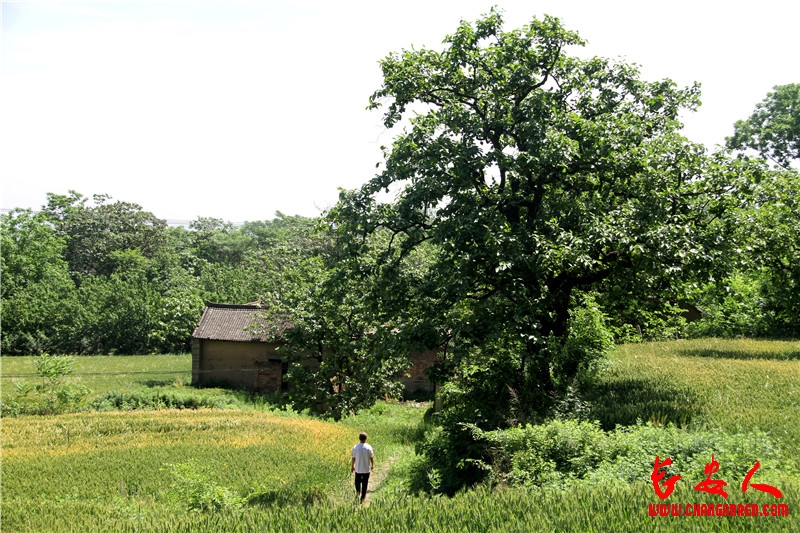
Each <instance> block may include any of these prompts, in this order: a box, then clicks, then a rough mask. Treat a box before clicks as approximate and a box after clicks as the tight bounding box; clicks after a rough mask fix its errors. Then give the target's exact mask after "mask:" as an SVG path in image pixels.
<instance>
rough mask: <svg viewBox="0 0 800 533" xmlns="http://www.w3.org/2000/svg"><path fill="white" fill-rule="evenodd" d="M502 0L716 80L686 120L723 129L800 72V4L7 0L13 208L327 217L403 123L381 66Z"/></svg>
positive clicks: (713, 134) (596, 48) (519, 17)
mask: <svg viewBox="0 0 800 533" xmlns="http://www.w3.org/2000/svg"><path fill="white" fill-rule="evenodd" d="M492 5H497V6H498V7H499V8H500V9H502V10H503V13H504V19H505V28H506V29H512V28H518V27H521V26H522V25H523V24H526V23H528V22H530V21H531V19H532V18H533V17H534V16H536V17H539V18H541V17H542V16H543V15H544V14H549V15H553V16H557V17H559V18H560V19H561V20H562V23H563V24H564V25H565V26H566V27H567V28H568V29H571V30H575V31H577V32H578V33H579V34H580V35H581V37H583V38H584V39H585V40H587V41H588V45H587V47H586V48H585V50H584V51H582V52H581V54H583V55H587V56H588V55H591V56H603V57H608V58H618V59H621V60H624V61H628V62H633V63H637V64H638V65H639V66H640V68H641V72H642V77H643V78H644V79H648V80H660V79H663V78H670V79H672V80H673V81H675V82H676V83H677V84H678V85H680V86H686V85H690V84H691V83H693V82H695V81H697V82H699V83H700V84H701V87H702V95H703V96H702V101H703V105H702V106H701V108H700V110H699V111H698V112H696V113H693V114H690V115H687V116H685V117H684V118H683V122H684V124H685V128H684V134H685V135H686V136H687V137H689V138H690V139H691V140H693V141H696V142H700V143H703V144H704V145H705V146H706V147H707V148H708V149H713V148H714V147H715V145H720V144H723V143H724V141H725V137H726V136H728V135H731V134H732V133H733V123H734V122H735V121H736V120H740V119H744V118H747V117H748V116H749V115H750V113H751V112H752V111H753V108H754V106H755V105H756V103H758V102H760V101H761V100H763V98H764V97H765V96H766V94H767V93H768V92H769V91H770V90H771V89H772V87H773V86H775V85H781V84H786V83H797V82H800V61H798V59H797V58H798V52H800V44H799V43H800V41H798V40H797V34H796V24H797V21H798V20H800V2H788V1H786V0H761V1H759V2H746V3H744V2H742V3H736V4H731V3H728V2H722V1H709V0H693V1H686V0H674V1H672V2H669V3H667V2H643V1H641V0H638V1H627V0H603V1H598V0H593V1H589V0H574V1H571V0H560V1H550V0H541V1H533V0H528V1H516V0H514V1H506V2H500V1H499V0H498V1H496V2H492V1H488V2H479V1H473V0H459V1H449V0H448V1H445V0H406V1H404V2H397V1H395V2H375V1H374V0H373V1H370V2H367V1H352V2H351V1H346V0H340V1H338V2H331V1H322V0H286V1H281V0H276V1H272V0H265V1H261V2H244V1H227V2H214V1H203V2H186V1H183V2H178V1H170V0H166V1H159V2H155V1H150V2H108V1H107V2H7V1H0V14H1V16H2V19H1V20H0V22H1V24H2V35H1V36H0V45H1V46H2V48H0V61H1V63H0V65H1V68H2V70H0V207H2V208H3V210H4V211H5V210H8V209H11V208H16V207H22V208H31V209H39V208H40V207H41V206H42V205H43V204H45V203H46V196H47V193H55V194H67V192H68V191H69V190H75V191H77V192H78V193H81V194H83V195H84V196H86V197H89V198H91V196H92V195H94V194H107V195H110V196H111V197H112V198H114V199H115V200H121V201H126V202H133V203H136V204H139V205H140V206H142V208H144V209H145V210H147V211H150V212H152V213H154V214H155V215H156V216H158V217H159V218H163V219H166V220H167V221H168V222H170V223H173V224H181V223H183V224H185V223H188V221H191V220H195V219H197V218H198V217H214V218H221V219H223V220H226V221H230V222H234V223H240V222H243V221H254V220H269V219H272V218H273V217H274V216H275V214H276V212H278V211H280V212H282V213H284V214H287V215H304V216H317V215H319V214H320V213H321V212H322V211H324V210H325V209H328V208H330V207H332V206H333V205H334V204H335V202H336V200H337V198H338V193H339V189H340V188H343V189H354V188H356V187H359V186H360V185H361V184H363V183H365V182H366V181H367V180H369V179H370V178H372V177H373V176H374V175H375V173H376V165H377V164H379V163H380V162H381V161H382V158H383V157H382V153H381V150H380V147H381V145H387V146H389V145H390V144H391V141H392V138H393V137H394V135H395V131H394V130H387V129H386V128H384V127H383V125H382V123H381V112H380V111H368V110H367V109H366V107H367V104H368V101H369V96H370V95H371V94H372V93H373V92H374V91H375V90H377V89H378V88H379V87H380V85H381V74H380V68H379V65H378V62H379V60H380V59H381V58H383V57H386V56H387V55H388V54H390V53H392V52H399V51H401V50H402V49H404V48H405V49H410V48H411V47H412V46H413V47H415V48H422V47H427V48H433V49H441V42H442V39H443V38H444V37H445V35H447V34H449V33H452V32H453V31H454V30H455V29H456V28H457V26H458V24H459V22H460V21H461V20H468V21H474V20H475V19H476V18H478V17H479V16H480V15H481V14H484V13H487V12H488V11H489V9H490V8H491V7H492Z"/></svg>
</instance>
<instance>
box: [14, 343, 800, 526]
mask: <svg viewBox="0 0 800 533" xmlns="http://www.w3.org/2000/svg"><path fill="white" fill-rule="evenodd" d="M190 366H191V358H190V356H185V355H180V356H137V357H120V356H114V357H82V358H78V362H77V368H76V372H77V374H76V376H75V377H74V378H73V379H74V380H76V381H80V382H81V383H82V384H84V385H86V386H87V387H89V388H91V389H92V390H93V393H92V395H91V397H90V398H89V400H91V399H94V398H98V397H101V396H102V395H104V394H107V393H108V392H109V391H117V392H118V393H134V392H135V393H137V394H139V395H145V394H153V393H155V392H163V393H166V392H175V393H180V394H183V395H189V396H191V395H201V396H202V395H205V396H206V397H209V398H213V397H221V396H225V397H226V398H228V401H227V403H225V405H226V406H227V408H225V409H149V410H141V409H137V410H130V411H119V410H111V411H107V412H90V411H86V412H79V413H71V414H63V415H56V416H19V417H6V418H4V419H3V420H2V523H1V524H0V528H2V531H4V532H5V531H19V532H34V531H35V532H42V531H44V532H46V531H166V532H169V531H242V532H245V531H247V532H250V531H364V532H366V531H369V532H378V531H381V532H382V531H397V532H412V531H433V532H439V531H441V532H451V531H465V532H467V531H468V532H473V531H498V532H499V531H800V520H798V518H797V512H798V505H799V504H800V490H799V489H798V487H800V474H799V472H800V468H798V463H797V457H798V452H800V342H778V341H751V340H737V341H721V340H714V339H709V340H702V341H686V342H684V341H675V342H667V343H648V344H636V345H625V346H622V347H620V348H618V349H617V351H616V352H615V354H614V355H613V357H612V361H611V364H610V366H609V368H608V371H607V372H606V373H605V374H604V375H603V377H602V379H601V380H600V381H599V383H598V384H597V386H596V387H595V388H594V389H593V390H592V391H590V394H589V397H588V405H589V407H590V410H591V415H592V416H593V417H594V418H597V419H599V420H600V421H601V424H602V425H603V426H604V427H605V428H606V429H611V427H612V426H614V425H617V424H633V423H636V421H637V420H640V421H643V422H651V423H652V424H655V425H665V424H672V423H675V424H678V425H679V426H680V427H683V428H685V430H686V431H688V432H691V431H693V430H695V429H700V428H722V429H724V430H725V431H727V432H730V433H732V434H733V433H736V434H739V433H742V434H744V433H747V432H749V431H755V430H763V431H765V432H766V433H767V434H768V435H769V436H770V438H771V439H772V440H773V441H774V442H775V443H776V445H777V446H778V447H779V452H778V455H777V456H778V457H780V458H781V461H780V462H781V464H780V467H781V469H782V470H781V474H780V476H779V478H777V480H776V481H771V482H772V483H773V484H775V485H776V486H778V487H779V488H780V490H782V492H783V498H782V499H780V500H779V501H778V500H776V499H775V498H773V497H772V496H770V495H768V494H764V493H761V492H757V491H754V490H752V489H751V490H749V491H748V492H747V493H746V494H742V492H741V491H740V490H739V487H738V484H739V483H740V481H741V480H734V479H729V480H728V481H729V483H730V486H729V489H730V493H731V494H730V498H729V499H728V500H722V499H720V498H719V497H715V496H712V495H708V494H705V493H701V492H696V491H694V490H692V486H693V485H694V483H696V482H697V481H698V480H699V479H702V477H703V475H702V474H703V473H702V472H695V473H689V472H681V474H682V475H684V477H685V478H686V480H687V481H688V480H689V479H690V478H691V477H692V476H694V478H695V479H696V481H694V482H692V483H684V484H682V485H678V487H677V488H676V492H675V493H673V495H672V496H671V497H670V498H669V499H668V500H667V502H669V503H676V502H679V503H681V504H691V503H698V504H712V503H713V504H716V503H726V504H730V503H734V504H738V503H755V504H758V505H759V506H762V505H765V504H766V505H767V506H768V509H769V508H770V507H769V506H770V505H772V504H775V503H776V502H777V503H781V504H785V505H786V508H788V511H789V516H788V517H785V516H775V517H773V516H767V517H763V516H759V517H687V516H680V517H650V516H648V510H649V507H648V505H649V504H658V503H661V501H660V500H659V499H658V498H657V497H656V496H655V494H654V490H653V487H652V486H650V484H649V483H648V482H647V480H646V479H645V480H642V481H641V482H636V483H633V484H632V485H621V484H611V485H607V486H603V485H590V484H580V483H574V484H569V485H566V486H564V487H563V488H561V489H558V488H548V489H546V490H534V489H523V488H515V487H507V486H498V487H495V488H494V489H491V488H487V487H482V488H479V489H477V490H471V491H467V492H463V493H459V494H457V495H456V496H455V497H453V498H446V497H439V496H435V497H431V496H425V495H422V496H420V495H417V496H414V495H412V494H411V493H410V491H409V489H408V483H407V473H408V471H409V469H410V468H411V465H412V464H413V463H414V461H415V459H414V449H415V444H416V443H418V442H419V441H420V440H421V438H422V435H423V432H424V430H425V429H426V426H425V423H424V422H423V415H424V412H425V407H426V406H425V405H424V404H422V405H420V404H406V405H401V404H397V403H384V402H382V403H380V404H378V405H376V406H375V407H374V408H372V409H371V410H369V411H367V412H363V413H360V414H359V415H357V416H352V417H349V418H346V419H345V420H343V421H341V422H339V423H333V422H329V421H323V420H317V419H314V418H311V417H308V416H304V415H300V414H296V413H288V412H285V411H280V410H277V409H275V408H272V407H270V405H269V404H268V403H266V402H265V401H264V399H251V398H248V397H247V395H245V394H241V393H237V394H234V393H231V392H228V391H223V390H220V389H203V390H195V389H194V388H192V387H190V386H189V385H188V383H189V381H190V379H189V378H190V374H191V368H190ZM31 373H32V365H31V359H30V358H16V357H14V358H8V357H4V358H2V375H3V379H2V386H3V392H4V393H6V391H8V390H10V389H11V388H12V387H13V385H12V384H13V382H14V381H15V380H20V379H27V380H32V379H34V377H33V376H26V377H11V376H22V375H23V374H31ZM362 429H363V430H366V431H368V432H369V434H370V442H371V444H372V445H373V446H374V447H375V449H376V453H377V468H376V472H375V474H374V476H373V480H372V482H371V487H370V488H371V491H372V492H371V494H370V496H369V500H368V501H369V505H368V506H365V507H359V506H357V505H355V503H354V501H353V499H352V498H351V493H350V478H349V470H348V462H349V457H348V452H349V449H350V446H352V444H353V443H354V442H355V440H356V438H355V436H356V435H357V433H358V432H359V431H361V430H362ZM648 460H650V461H652V458H648ZM740 466H741V465H740ZM767 466H770V465H765V469H766V468H767ZM770 479H775V478H774V477H773V478H770ZM760 481H764V479H760ZM754 482H755V481H754Z"/></svg>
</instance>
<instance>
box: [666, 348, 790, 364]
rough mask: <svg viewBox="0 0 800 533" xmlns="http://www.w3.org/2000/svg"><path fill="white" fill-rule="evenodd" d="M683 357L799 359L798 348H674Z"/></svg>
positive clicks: (745, 359) (743, 359) (744, 359)
mask: <svg viewBox="0 0 800 533" xmlns="http://www.w3.org/2000/svg"><path fill="white" fill-rule="evenodd" d="M675 351H676V352H678V355H680V356H683V357H707V358H709V359H738V360H742V361H747V360H758V359H761V360H769V361H796V360H798V359H800V350H792V351H783V352H779V351H774V352H755V351H746V350H723V349H715V348H679V349H676V350H675Z"/></svg>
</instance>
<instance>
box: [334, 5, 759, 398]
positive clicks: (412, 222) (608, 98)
mask: <svg viewBox="0 0 800 533" xmlns="http://www.w3.org/2000/svg"><path fill="white" fill-rule="evenodd" d="M502 25H503V21H502V17H501V14H500V13H498V12H496V11H492V12H491V13H490V14H488V15H486V16H484V17H482V18H480V19H479V20H478V21H477V22H476V23H474V24H471V23H468V22H462V23H461V24H460V26H459V27H458V29H457V30H456V31H455V33H453V34H452V35H449V36H447V37H446V38H445V40H444V47H443V49H442V50H441V51H436V50H430V49H425V48H423V49H412V50H403V51H402V52H401V53H395V54H392V55H389V56H388V57H386V58H385V59H383V60H382V61H381V63H380V65H381V68H382V71H383V79H384V81H383V85H382V87H381V88H380V89H378V90H377V91H376V92H375V93H374V94H373V95H372V98H371V107H372V108H373V109H382V110H383V112H384V115H383V120H384V124H385V126H386V127H387V128H393V127H396V126H400V125H402V126H403V129H402V131H401V132H400V133H399V135H397V137H396V138H395V140H394V142H393V144H392V146H391V147H390V148H388V149H384V155H385V165H384V167H383V168H382V170H381V171H380V173H379V174H378V175H376V176H375V177H374V178H373V179H372V180H370V181H369V182H368V183H366V184H365V185H364V186H363V187H362V188H361V189H359V190H356V191H351V192H344V193H342V195H341V198H340V202H339V204H338V205H337V206H336V207H335V208H334V209H333V210H332V211H331V213H330V216H331V218H332V222H333V224H334V225H335V226H336V228H337V230H338V234H339V236H340V243H339V244H340V246H341V248H342V249H343V250H347V251H349V252H350V253H353V254H358V253H360V252H361V251H362V248H363V247H364V246H365V244H364V243H366V242H367V241H368V240H369V239H368V236H370V235H373V234H375V233H376V232H377V231H385V232H388V233H389V234H390V235H391V237H390V238H388V239H385V241H384V242H385V246H384V248H383V251H382V253H381V254H380V255H379V256H378V261H377V264H376V266H375V268H374V270H373V274H374V275H375V276H377V278H378V279H379V280H380V281H378V282H376V283H374V285H372V287H374V289H375V290H374V291H373V292H372V293H370V294H366V293H365V296H366V297H367V298H372V299H373V301H375V302H376V303H377V304H378V305H379V306H380V307H381V309H382V310H383V315H379V318H378V319H379V320H381V321H383V322H388V321H391V320H394V324H393V327H394V328H395V330H396V331H398V332H400V333H401V334H402V332H404V331H413V334H411V335H409V338H417V339H418V338H420V335H421V332H428V333H430V334H431V335H432V336H434V337H437V338H438V340H435V341H434V342H439V343H441V344H442V345H446V346H452V347H455V351H454V352H453V353H454V357H457V354H459V353H461V354H472V356H474V354H476V353H477V354H479V355H480V357H481V360H482V361H483V367H484V368H485V369H486V371H487V372H485V373H484V375H489V374H492V372H494V373H495V374H496V375H498V376H500V378H499V383H496V384H495V386H496V391H495V392H494V393H493V394H494V396H493V397H494V398H495V400H497V401H499V400H500V398H502V397H504V396H506V397H507V396H508V395H509V394H511V396H513V397H514V398H517V399H519V395H520V394H523V393H526V394H528V396H527V400H526V401H529V403H532V404H533V403H537V402H538V403H539V405H541V406H543V405H546V404H547V401H548V398H552V397H553V395H554V393H555V391H556V390H557V388H558V385H559V383H562V384H563V383H567V382H569V380H570V379H572V378H573V377H574V376H575V375H576V374H577V373H578V372H579V371H580V369H581V367H582V366H583V365H584V363H585V360H586V358H587V357H588V352H589V351H591V350H589V351H587V350H581V349H580V348H578V347H576V346H575V343H570V342H569V339H570V335H571V332H570V329H571V328H572V326H573V325H574V324H575V320H574V319H573V318H574V316H575V313H576V307H578V306H580V305H581V303H582V302H583V301H584V295H585V294H586V292H587V291H590V290H592V289H594V288H595V287H597V286H598V284H599V283H601V282H602V283H604V284H605V286H608V287H615V286H622V285H624V286H628V287H629V286H631V285H637V286H639V287H640V288H641V289H642V290H640V291H639V292H640V293H641V294H648V291H651V292H650V294H652V291H665V290H668V289H669V288H670V287H672V286H674V285H675V284H676V282H678V281H680V280H682V279H686V278H691V277H695V276H702V275H703V274H704V273H707V272H708V270H709V268H710V266H711V265H712V264H713V261H714V259H715V258H716V257H718V253H719V247H720V246H721V245H722V244H724V235H725V233H726V232H727V231H729V230H730V228H729V227H728V224H727V223H726V219H725V218H724V217H722V216H721V215H722V214H723V213H724V211H725V207H726V204H727V202H728V201H729V199H730V198H731V193H732V191H733V188H734V187H735V182H734V176H737V175H741V172H739V171H736V170H734V169H732V166H731V165H732V164H731V163H730V162H729V161H728V160H726V159H724V158H723V157H722V156H715V157H709V156H707V155H706V153H705V150H704V149H703V147H702V146H699V145H695V144H692V143H691V142H689V141H688V140H686V139H685V138H684V137H682V136H681V135H680V133H679V131H680V128H681V123H680V122H679V120H678V117H679V113H681V112H682V111H684V110H692V109H694V108H695V107H696V106H697V105H698V104H699V100H698V96H699V89H698V87H697V86H696V85H695V86H692V87H688V88H683V89H681V88H677V87H676V86H675V84H674V83H673V82H672V81H670V80H662V81H656V82H649V81H644V80H642V79H640V76H639V72H638V70H637V68H636V67H635V66H632V65H629V64H625V63H619V62H612V61H610V60H606V59H601V58H592V59H580V58H578V57H575V56H571V55H569V54H568V51H570V49H572V48H574V47H577V46H582V45H583V44H584V42H583V41H582V40H581V39H580V37H579V36H578V35H577V34H576V33H574V32H572V31H569V30H567V29H565V28H564V27H563V26H562V25H561V23H560V22H559V20H558V19H556V18H552V17H549V16H546V17H544V18H543V19H541V20H539V19H533V21H532V22H531V23H530V24H529V25H526V26H524V27H523V28H521V29H518V30H513V31H504V30H503V29H502ZM740 164H741V165H744V164H745V163H744V162H742V163H740ZM387 192H388V193H390V194H394V195H395V199H394V201H392V202H386V201H385V200H382V199H385V195H386V193H387ZM420 246H426V247H429V248H430V249H432V250H434V251H433V252H432V254H433V255H432V258H431V261H430V263H428V264H426V265H425V267H424V268H422V269H417V270H414V269H409V268H407V265H405V263H406V262H407V261H408V258H409V257H410V255H411V254H412V252H413V251H415V250H417V249H418V248H419V247H420ZM403 272H406V273H408V272H413V275H398V273H403ZM571 317H573V318H571ZM572 329H574V328H572ZM573 333H574V332H573ZM573 336H574V335H573ZM504 354H505V355H504ZM464 357H466V355H464ZM509 361H511V362H512V363H513V364H509ZM455 362H456V363H457V361H455ZM497 369H502V370H501V371H497ZM465 376H466V374H463V373H462V379H464V380H466V381H468V380H469V379H473V378H474V376H473V378H470V377H469V376H466V377H465ZM443 379H447V375H444V376H443ZM509 391H511V392H509Z"/></svg>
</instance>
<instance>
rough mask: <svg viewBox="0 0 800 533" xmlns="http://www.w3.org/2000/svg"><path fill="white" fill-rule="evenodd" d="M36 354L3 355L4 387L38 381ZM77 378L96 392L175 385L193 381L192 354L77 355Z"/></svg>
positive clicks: (75, 378) (75, 376)
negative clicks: (16, 382) (34, 356)
mask: <svg viewBox="0 0 800 533" xmlns="http://www.w3.org/2000/svg"><path fill="white" fill-rule="evenodd" d="M33 359H34V358H33V357H27V356H26V357H0V362H1V364H2V376H3V378H2V387H3V389H5V388H6V387H9V388H10V385H11V384H13V383H14V382H15V381H21V380H26V381H35V379H36V372H35V368H34V366H33ZM74 368H75V374H74V378H73V380H74V381H75V382H76V383H80V384H82V385H85V386H87V387H89V388H90V389H91V390H92V391H93V393H94V396H99V395H100V394H102V393H104V392H107V391H112V390H119V391H123V390H132V389H137V388H142V387H145V388H154V387H173V386H181V385H189V384H190V383H191V382H192V356H191V354H180V355H137V356H124V355H97V356H78V357H75V367H74Z"/></svg>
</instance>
